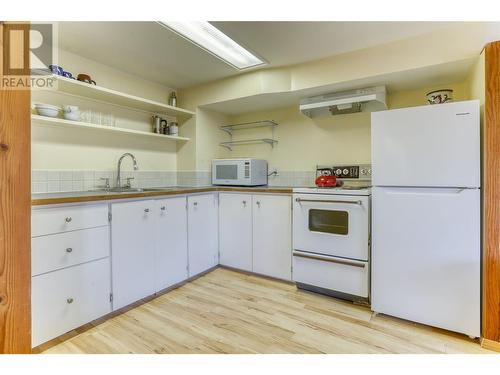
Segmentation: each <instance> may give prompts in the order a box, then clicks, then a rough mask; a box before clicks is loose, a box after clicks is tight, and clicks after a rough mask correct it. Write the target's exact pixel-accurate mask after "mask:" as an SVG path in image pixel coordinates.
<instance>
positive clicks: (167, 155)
mask: <svg viewBox="0 0 500 375" xmlns="http://www.w3.org/2000/svg"><path fill="white" fill-rule="evenodd" d="M59 65H61V66H62V67H63V68H64V69H65V70H68V71H70V72H72V73H73V74H74V75H76V74H77V73H88V74H90V75H91V76H92V78H93V79H94V80H95V81H96V82H97V84H99V85H101V86H103V87H107V88H111V89H116V90H119V91H123V92H126V93H129V94H133V95H138V96H142V97H145V98H149V99H152V100H157V101H162V102H166V101H167V98H168V95H169V93H170V91H172V89H170V88H168V87H165V86H162V85H159V84H157V83H154V82H149V81H145V80H143V79H140V78H138V77H136V76H133V75H130V74H127V73H125V72H122V71H119V70H117V69H114V68H111V67H109V66H106V65H103V64H99V63H97V62H95V61H92V60H89V59H86V58H84V57H82V56H77V55H74V54H72V53H69V52H66V51H63V50H61V51H59ZM32 100H33V102H42V103H49V104H55V105H61V106H62V105H66V104H73V105H78V106H79V107H80V108H81V109H82V110H84V109H92V110H96V111H99V112H102V113H109V114H113V115H114V116H115V117H116V123H117V126H120V127H126V128H132V129H138V130H145V131H149V130H150V129H151V126H150V114H147V113H145V112H140V111H134V110H130V109H126V108H123V107H119V106H113V105H110V104H106V103H101V102H96V101H92V100H88V99H85V98H80V97H75V96H70V95H67V94H63V93H58V92H42V91H35V92H33V98H32ZM124 152H132V153H134V154H135V156H136V157H137V160H138V162H139V168H140V169H141V170H176V169H177V145H176V143H174V142H165V141H162V140H156V139H149V138H139V137H135V136H127V135H123V134H111V133H107V132H99V131H90V130H83V129H71V128H59V127H57V128H56V127H52V128H49V127H41V126H33V129H32V168H33V169H94V170H112V169H115V168H116V162H117V160H118V158H119V157H120V155H121V154H123V153H124Z"/></svg>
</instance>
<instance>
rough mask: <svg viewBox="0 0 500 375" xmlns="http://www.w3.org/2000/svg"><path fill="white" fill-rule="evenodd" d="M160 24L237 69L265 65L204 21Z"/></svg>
mask: <svg viewBox="0 0 500 375" xmlns="http://www.w3.org/2000/svg"><path fill="white" fill-rule="evenodd" d="M160 24H162V25H164V26H166V27H167V28H169V29H171V30H172V31H174V32H176V33H177V34H179V35H181V36H183V37H184V38H186V39H188V40H189V41H190V42H192V43H194V44H196V45H198V46H199V47H201V48H203V49H204V50H206V51H208V52H210V53H211V54H213V55H215V56H216V57H218V58H219V59H221V60H222V61H224V62H226V63H228V64H229V65H231V66H233V67H235V68H237V69H247V68H251V67H254V66H258V65H263V64H265V62H264V61H262V60H261V59H259V58H258V57H257V56H255V55H254V54H252V53H251V52H249V51H247V50H246V49H245V48H243V47H242V46H240V45H239V44H238V43H236V42H235V41H234V40H232V39H231V38H230V37H228V36H227V35H226V34H224V33H223V32H222V31H220V30H219V29H217V28H216V27H214V26H212V25H211V24H210V23H208V22H206V21H186V22H164V21H162V22H160Z"/></svg>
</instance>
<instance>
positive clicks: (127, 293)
mask: <svg viewBox="0 0 500 375" xmlns="http://www.w3.org/2000/svg"><path fill="white" fill-rule="evenodd" d="M154 206H155V204H154V201H152V200H140V201H133V202H124V203H113V204H111V214H112V221H111V244H112V255H111V257H112V280H113V309H114V310H116V309H119V308H121V307H124V306H127V305H129V304H131V303H132V302H135V301H137V300H139V299H141V298H144V297H146V296H149V295H151V294H153V293H154V292H155V273H154V269H155V264H154V263H155V257H154V252H155V246H154V232H155V230H154V229H155V215H154V212H153V209H154Z"/></svg>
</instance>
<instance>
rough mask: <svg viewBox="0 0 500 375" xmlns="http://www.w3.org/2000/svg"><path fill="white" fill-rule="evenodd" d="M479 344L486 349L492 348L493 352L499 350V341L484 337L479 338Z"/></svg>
mask: <svg viewBox="0 0 500 375" xmlns="http://www.w3.org/2000/svg"><path fill="white" fill-rule="evenodd" d="M481 346H482V347H483V348H485V349H488V350H493V351H495V352H500V342H498V341H493V340H488V339H485V338H482V339H481Z"/></svg>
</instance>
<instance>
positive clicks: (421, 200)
mask: <svg viewBox="0 0 500 375" xmlns="http://www.w3.org/2000/svg"><path fill="white" fill-rule="evenodd" d="M372 193H373V195H372V204H373V215H372V239H373V243H372V294H371V295H372V309H373V311H375V312H379V313H385V314H388V315H393V316H397V317H400V318H403V319H408V320H412V321H415V322H419V323H423V324H428V325H431V326H436V327H440V328H444V329H448V330H451V331H456V332H461V333H465V334H467V335H469V336H474V337H479V335H480V205H479V198H480V193H479V189H445V188H412V189H410V188H378V187H377V188H374V189H373V192H372Z"/></svg>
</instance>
